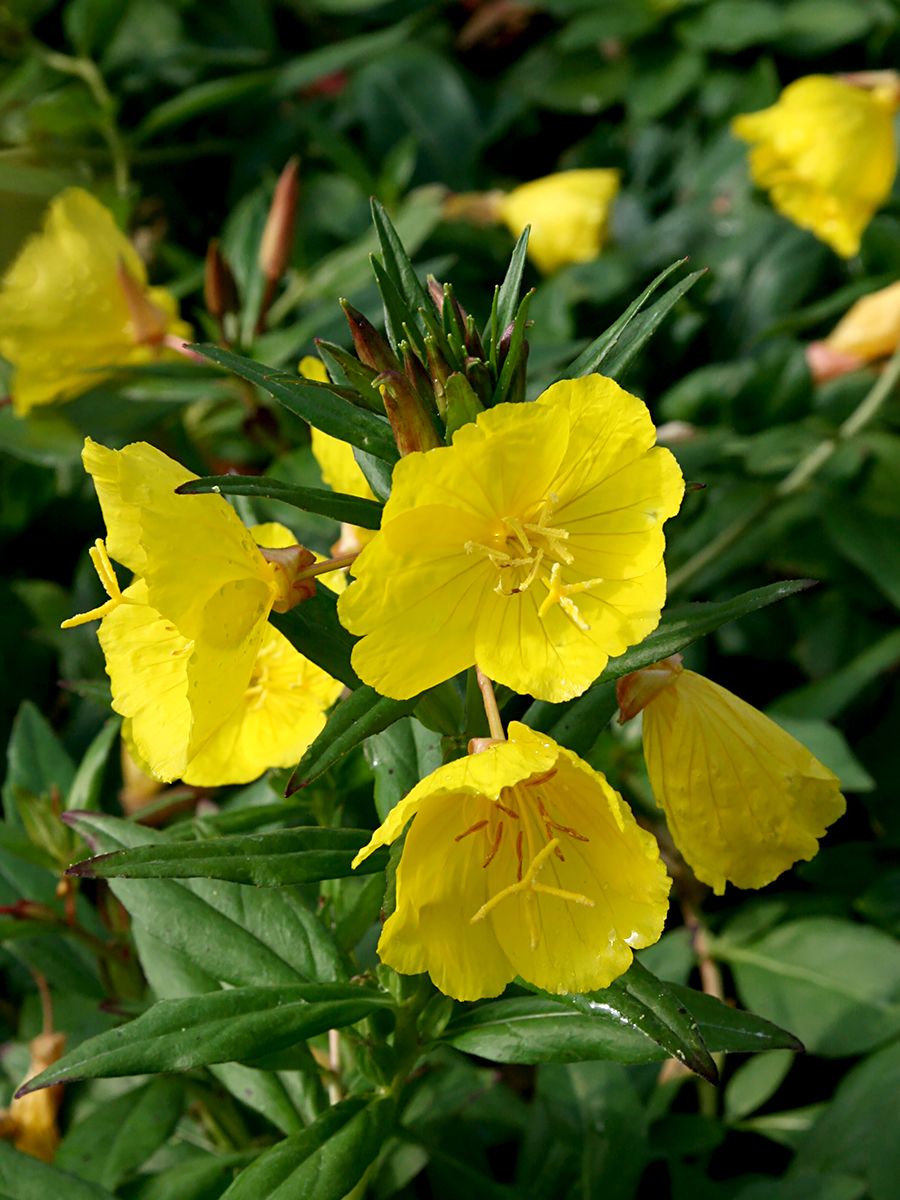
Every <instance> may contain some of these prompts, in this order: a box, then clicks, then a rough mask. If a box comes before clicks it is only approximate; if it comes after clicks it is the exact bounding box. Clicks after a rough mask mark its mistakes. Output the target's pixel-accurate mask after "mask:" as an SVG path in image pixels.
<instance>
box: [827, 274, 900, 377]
mask: <svg viewBox="0 0 900 1200" xmlns="http://www.w3.org/2000/svg"><path fill="white" fill-rule="evenodd" d="M898 345H900V283H892V284H891V285H890V286H889V287H886V288H880V289H879V291H877V292H870V293H869V295H868V296H863V297H861V299H859V300H857V301H856V303H855V304H854V305H853V307H852V308H851V309H850V310H849V311H848V312H846V313H845V314H844V316H843V317H842V318H841V319H840V321H838V323H837V325H836V326H835V327H834V329H833V330H832V331H831V333H830V334H829V335H828V337H827V338H825V339H824V341H821V342H812V343H811V345H809V346H808V347H807V351H806V357H807V362H808V363H809V367H810V370H811V371H812V373H813V375H814V377H815V378H816V380H817V381H819V382H821V381H822V380H824V379H834V378H835V377H837V376H838V375H844V374H846V373H847V372H848V371H858V370H859V368H860V367H864V366H865V365H866V364H867V363H871V362H877V361H878V360H879V359H881V358H888V357H889V356H890V355H891V354H893V353H894V351H895V350H896V349H897V346H898Z"/></svg>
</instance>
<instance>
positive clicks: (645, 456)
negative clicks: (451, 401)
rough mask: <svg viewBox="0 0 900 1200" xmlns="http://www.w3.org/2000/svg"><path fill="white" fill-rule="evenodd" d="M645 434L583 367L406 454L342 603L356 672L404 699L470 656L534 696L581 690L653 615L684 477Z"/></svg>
mask: <svg viewBox="0 0 900 1200" xmlns="http://www.w3.org/2000/svg"><path fill="white" fill-rule="evenodd" d="M655 435H656V431H655V429H654V427H653V422H652V421H651V419H650V414H649V412H648V411H647V408H646V405H644V404H643V402H642V401H640V400H638V399H637V397H636V396H632V395H630V394H629V393H628V392H626V391H623V389H622V388H620V387H619V385H618V384H617V383H614V382H613V380H611V379H606V378H604V377H603V376H602V375H588V376H585V377H583V378H581V379H573V380H566V381H564V382H562V383H556V384H554V385H553V386H552V387H550V388H548V389H547V391H545V392H544V393H543V395H542V396H540V397H539V398H538V399H537V400H536V401H535V402H534V403H532V404H499V405H497V406H496V407H495V408H492V409H489V410H488V411H487V412H483V413H481V414H479V417H478V420H477V422H475V423H474V424H469V425H464V426H463V427H462V428H461V429H459V430H458V431H457V432H456V434H454V437H453V445H452V446H446V447H439V448H437V449H435V450H429V451H427V452H425V453H415V454H409V455H407V456H406V457H405V458H403V459H401V461H400V462H399V463H398V464H397V466H396V467H395V469H394V483H393V490H392V493H391V497H390V499H389V500H388V502H387V504H386V505H385V509H384V518H383V521H382V526H381V529H380V531H379V532H378V533H377V534H376V536H375V537H374V538H373V539H372V541H371V542H370V543H369V545H368V546H366V548H365V549H364V550H363V552H362V553H361V554H360V556H359V558H358V559H357V560H356V562H355V563H354V564H353V567H352V568H351V570H352V573H353V574H354V575H355V576H356V581H355V582H354V583H351V585H350V587H349V588H348V589H347V591H346V592H345V593H344V595H343V596H342V597H341V599H340V601H339V603H338V611H339V614H340V617H341V620H342V621H343V623H344V625H345V626H346V627H347V628H348V629H349V630H350V631H351V633H355V634H360V635H362V640H361V641H360V642H359V643H358V644H357V645H356V646H355V647H354V651H353V666H354V668H355V670H356V672H357V674H358V675H359V676H360V678H361V679H363V680H365V682H366V683H369V684H371V685H372V686H373V687H375V688H377V689H378V690H379V691H380V692H383V693H384V694H385V695H387V696H392V697H394V698H396V699H406V698H407V697H410V696H415V695H416V694H417V693H419V692H421V691H423V690H424V689H425V688H428V687H431V686H432V685H434V684H437V683H440V682H441V681H442V680H444V679H449V678H450V677H451V676H453V675H455V674H456V673H457V672H458V671H462V670H464V669H465V668H466V667H469V666H471V665H472V664H473V663H477V664H478V665H479V666H480V667H481V669H482V670H483V671H484V672H485V674H486V675H489V676H490V677H491V679H495V680H498V681H499V682H500V683H504V684H506V685H508V686H509V687H511V688H514V689H516V690H517V691H519V692H530V693H531V694H532V695H534V696H536V697H538V698H540V699H543V700H552V701H560V700H569V699H571V698H572V697H573V696H578V695H580V694H581V692H583V691H584V690H585V689H586V688H587V687H588V686H589V685H590V684H591V683H592V682H593V681H594V680H595V679H596V677H597V676H598V675H599V674H600V672H601V671H602V670H603V668H604V666H605V665H606V662H607V659H608V658H609V657H610V656H613V655H617V654H622V653H623V652H624V651H625V650H626V649H627V648H628V646H632V645H634V644H635V643H636V642H639V641H640V640H641V639H642V638H644V637H646V635H647V634H648V633H650V632H651V630H653V629H654V628H655V627H656V625H657V624H658V622H659V615H660V611H661V609H662V605H663V603H664V601H665V593H666V576H665V568H664V566H663V561H662V556H663V549H664V537H663V531H662V525H663V522H664V521H665V520H666V518H668V517H671V516H672V515H674V513H676V512H677V511H678V507H679V505H680V503H681V497H682V493H683V490H684V485H683V481H682V478H681V472H680V471H679V469H678V464H677V463H676V462H675V459H674V458H673V457H672V455H671V454H670V452H669V451H668V450H664V449H662V448H661V447H656V446H654V440H655Z"/></svg>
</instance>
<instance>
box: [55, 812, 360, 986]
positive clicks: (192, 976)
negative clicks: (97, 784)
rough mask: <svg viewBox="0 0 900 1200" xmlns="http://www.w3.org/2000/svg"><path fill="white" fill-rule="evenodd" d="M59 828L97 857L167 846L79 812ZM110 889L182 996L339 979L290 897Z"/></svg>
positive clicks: (312, 925)
mask: <svg viewBox="0 0 900 1200" xmlns="http://www.w3.org/2000/svg"><path fill="white" fill-rule="evenodd" d="M66 820H67V823H68V824H69V825H71V826H72V827H73V828H74V829H75V830H76V831H77V832H78V833H80V834H81V836H82V837H83V838H85V840H86V841H87V842H88V843H89V845H90V846H91V848H92V849H95V850H97V851H106V852H109V851H113V850H118V849H133V848H134V847H137V846H145V845H146V844H147V843H148V842H158V843H161V844H163V843H167V842H168V839H167V838H165V837H163V836H162V835H161V834H159V833H155V832H153V831H152V830H149V829H146V828H143V827H141V826H139V825H135V824H133V823H132V822H130V821H120V820H118V819H116V818H115V817H108V816H105V815H104V816H101V815H100V814H96V813H80V812H79V813H68V814H67V815H66ZM173 844H174V843H173ZM178 844H179V845H180V844H182V843H178ZM110 887H111V889H112V891H113V893H114V895H115V896H117V897H118V899H119V900H120V901H121V902H122V904H123V905H124V906H125V908H126V909H127V910H128V912H129V913H130V914H131V917H132V920H133V927H134V932H135V937H136V938H138V939H139V938H140V935H141V933H142V932H143V931H147V932H148V933H149V934H150V935H151V936H152V937H153V939H154V940H155V942H156V943H158V945H159V946H160V947H162V948H163V949H164V950H165V953H166V955H167V956H168V960H169V965H170V966H171V967H173V968H175V967H177V970H176V971H175V972H174V974H173V973H172V971H170V970H169V966H167V967H166V971H167V972H168V974H169V977H170V981H171V983H172V984H173V986H177V987H178V988H179V989H180V988H185V987H187V989H188V992H187V994H191V993H192V992H194V991H197V990H202V988H203V986H204V980H205V981H206V982H205V986H206V987H211V986H213V985H214V984H217V983H226V984H229V985H230V986H232V987H250V986H255V985H257V984H267V985H280V984H295V983H302V982H308V981H310V980H320V981H324V980H337V979H341V978H343V977H345V971H344V966H343V961H342V959H341V956H340V954H339V952H338V950H337V948H336V947H335V946H334V945H333V943H332V942H331V939H330V938H329V936H328V934H327V931H326V930H325V928H324V926H323V925H322V923H321V922H320V921H319V920H318V919H317V918H316V916H315V914H313V913H312V912H310V911H309V909H308V908H307V907H306V905H305V904H303V902H302V901H301V900H300V899H299V898H298V896H297V895H296V893H295V892H292V891H286V890H284V889H272V888H253V889H248V888H246V887H243V886H241V885H240V884H236V883H224V882H220V881H216V880H205V879H197V880H193V881H189V882H185V883H178V882H176V881H174V880H164V879H148V880H137V879H135V880H126V879H115V880H112V881H111V883H110ZM161 952H162V951H160V953H161ZM144 965H145V969H147V964H146V963H145V964H144ZM161 969H162V968H160V970H161ZM152 973H154V974H155V972H152ZM151 982H153V985H154V987H156V982H155V981H153V980H152V981H151ZM169 994H171V993H169ZM181 994H185V992H183V991H182V992H181Z"/></svg>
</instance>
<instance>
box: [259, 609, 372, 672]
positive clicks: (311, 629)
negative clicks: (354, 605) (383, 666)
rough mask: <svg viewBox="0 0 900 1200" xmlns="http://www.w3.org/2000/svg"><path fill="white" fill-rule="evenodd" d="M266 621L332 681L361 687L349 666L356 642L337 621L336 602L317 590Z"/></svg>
mask: <svg viewBox="0 0 900 1200" xmlns="http://www.w3.org/2000/svg"><path fill="white" fill-rule="evenodd" d="M269 621H270V622H271V623H272V624H273V625H274V626H275V628H276V629H277V630H278V631H279V632H280V633H283V634H284V636H285V637H286V638H287V640H288V641H289V642H290V643H291V645H292V646H293V647H294V648H295V649H296V650H299V651H300V653H301V654H303V655H304V656H305V657H306V658H308V659H310V660H311V661H312V662H314V663H315V664H316V665H317V666H319V667H321V668H322V670H323V671H327V672H328V674H329V675H331V676H332V678H333V679H339V680H340V681H341V683H344V684H346V685H347V687H349V688H359V687H361V686H362V684H361V681H360V679H359V676H358V675H357V674H356V672H355V671H354V670H353V667H352V665H351V663H350V654H351V652H352V650H353V646H354V644H355V642H356V638H355V637H354V636H353V635H352V634H351V633H348V632H347V630H346V629H345V628H344V626H343V625H342V624H341V623H340V621H339V620H338V615H337V598H336V596H335V595H334V593H333V592H331V591H329V590H328V588H324V587H320V588H319V589H318V590H317V591H316V594H315V595H314V596H311V597H310V598H309V600H304V601H303V603H302V604H298V605H296V606H295V607H294V608H292V609H291V610H290V611H289V612H286V613H275V612H273V613H271V614H270V616H269Z"/></svg>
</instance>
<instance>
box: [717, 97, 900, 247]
mask: <svg viewBox="0 0 900 1200" xmlns="http://www.w3.org/2000/svg"><path fill="white" fill-rule="evenodd" d="M896 108H897V89H896V88H895V87H892V86H888V87H875V88H872V89H864V88H860V87H854V86H853V85H851V84H849V83H844V82H843V81H842V80H840V79H834V78H832V77H830V76H828V75H807V76H805V77H804V78H803V79H797V80H796V81H795V82H794V83H791V84H789V85H788V86H787V87H786V88H785V89H784V91H783V92H782V93H781V96H780V97H779V99H778V101H777V103H776V104H773V105H772V106H771V107H770V108H764V109H762V110H760V111H759V112H754V113H744V114H743V115H741V116H738V117H735V118H734V121H733V122H732V125H731V128H732V131H733V132H734V134H735V135H736V136H737V137H739V138H741V140H742V141H745V142H749V143H750V144H751V146H752V149H751V150H750V174H751V175H752V177H753V180H754V182H755V183H756V184H758V186H759V187H761V188H765V190H766V191H768V192H769V195H770V197H771V200H772V203H773V205H774V206H775V208H777V209H778V211H779V212H780V213H782V214H783V215H784V216H786V217H788V218H789V220H791V221H793V222H794V224H795V225H799V226H800V228H801V229H808V230H810V231H811V232H812V233H814V234H815V236H816V237H817V238H819V239H820V240H821V241H823V242H826V243H827V244H828V245H829V246H831V248H832V249H833V250H834V251H835V252H836V253H837V254H840V255H842V256H843V257H844V258H850V257H851V256H852V255H854V254H856V253H857V252H858V251H859V243H860V238H861V237H862V233H863V230H864V229H865V227H866V226H867V225H868V223H869V221H870V220H871V219H872V217H873V215H874V214H875V212H876V211H877V210H878V209H879V208H880V207H881V205H882V204H884V202H885V200H886V199H887V197H888V195H889V193H890V190H891V187H892V185H893V182H894V176H895V174H896V173H897V146H896V140H895V137H894V112H895V111H896Z"/></svg>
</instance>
